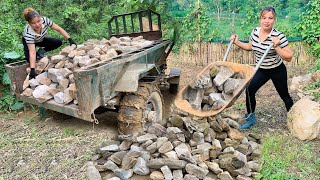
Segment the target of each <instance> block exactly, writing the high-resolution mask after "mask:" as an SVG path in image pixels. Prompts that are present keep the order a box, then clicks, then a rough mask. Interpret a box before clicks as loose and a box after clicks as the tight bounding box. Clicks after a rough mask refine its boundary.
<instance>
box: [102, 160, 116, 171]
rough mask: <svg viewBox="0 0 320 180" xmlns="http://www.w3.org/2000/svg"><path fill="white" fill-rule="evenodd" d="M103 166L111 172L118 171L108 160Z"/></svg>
mask: <svg viewBox="0 0 320 180" xmlns="http://www.w3.org/2000/svg"><path fill="white" fill-rule="evenodd" d="M104 166H105V167H106V168H107V169H109V170H111V171H114V170H116V169H118V168H119V167H118V166H117V165H116V164H115V163H114V162H113V161H111V160H108V161H107V162H106V163H104Z"/></svg>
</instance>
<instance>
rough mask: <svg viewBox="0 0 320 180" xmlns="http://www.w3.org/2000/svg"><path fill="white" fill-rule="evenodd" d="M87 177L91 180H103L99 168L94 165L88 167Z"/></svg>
mask: <svg viewBox="0 0 320 180" xmlns="http://www.w3.org/2000/svg"><path fill="white" fill-rule="evenodd" d="M87 177H88V179H89V180H101V179H102V178H101V175H100V173H99V171H98V169H97V168H95V167H94V166H93V165H88V166H87Z"/></svg>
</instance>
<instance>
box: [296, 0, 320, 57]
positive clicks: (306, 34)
mask: <svg viewBox="0 0 320 180" xmlns="http://www.w3.org/2000/svg"><path fill="white" fill-rule="evenodd" d="M319 12H320V0H313V1H310V2H309V3H308V4H307V11H306V12H304V13H303V14H302V21H301V23H300V24H299V26H297V30H298V31H299V32H301V36H302V38H303V40H304V41H305V42H306V43H307V44H309V45H310V51H311V52H312V53H313V54H314V55H315V56H316V57H317V58H319V59H320V24H319V22H320V16H319Z"/></svg>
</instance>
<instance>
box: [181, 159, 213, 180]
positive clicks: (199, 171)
mask: <svg viewBox="0 0 320 180" xmlns="http://www.w3.org/2000/svg"><path fill="white" fill-rule="evenodd" d="M186 171H187V173H189V174H191V175H194V176H197V178H199V179H203V178H204V177H206V175H207V174H208V173H209V170H208V169H205V168H201V167H199V166H197V165H195V164H190V163H189V164H187V165H186Z"/></svg>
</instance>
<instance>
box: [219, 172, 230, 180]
mask: <svg viewBox="0 0 320 180" xmlns="http://www.w3.org/2000/svg"><path fill="white" fill-rule="evenodd" d="M218 177H219V179H221V180H233V178H232V176H231V175H230V173H229V172H228V171H224V172H222V173H220V174H219V175H218Z"/></svg>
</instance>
